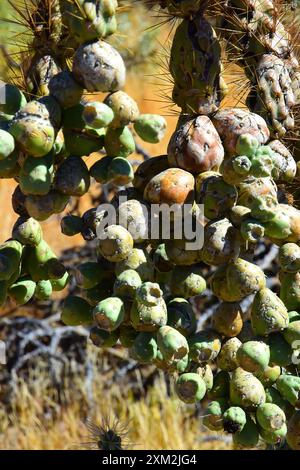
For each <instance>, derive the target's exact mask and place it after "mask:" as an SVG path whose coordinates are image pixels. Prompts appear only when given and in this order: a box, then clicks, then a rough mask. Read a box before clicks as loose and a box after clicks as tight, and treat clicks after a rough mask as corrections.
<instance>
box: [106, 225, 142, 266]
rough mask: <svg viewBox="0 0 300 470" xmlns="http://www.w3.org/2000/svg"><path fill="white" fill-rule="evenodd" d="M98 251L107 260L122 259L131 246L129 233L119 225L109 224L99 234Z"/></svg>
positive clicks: (131, 240)
mask: <svg viewBox="0 0 300 470" xmlns="http://www.w3.org/2000/svg"><path fill="white" fill-rule="evenodd" d="M98 236H99V251H100V253H101V255H102V256H103V257H104V258H105V259H107V260H108V261H113V262H117V261H122V260H124V259H126V258H127V256H128V255H129V253H130V251H131V249H132V248H133V239H132V236H131V235H130V233H129V232H128V231H127V230H126V229H125V228H124V227H121V226H118V225H110V226H109V227H107V228H106V229H103V230H102V231H101V232H100V233H99V234H98Z"/></svg>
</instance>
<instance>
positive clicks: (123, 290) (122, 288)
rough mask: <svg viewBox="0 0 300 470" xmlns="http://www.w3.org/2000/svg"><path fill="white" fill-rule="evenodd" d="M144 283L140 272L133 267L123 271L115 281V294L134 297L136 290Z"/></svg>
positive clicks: (122, 296) (129, 297)
mask: <svg viewBox="0 0 300 470" xmlns="http://www.w3.org/2000/svg"><path fill="white" fill-rule="evenodd" d="M141 285H142V280H141V278H140V276H139V274H138V273H137V272H136V271H134V270H133V269H127V270H125V271H123V272H122V273H121V274H119V276H118V277H117V278H116V280H115V283H114V295H115V296H118V297H121V298H126V299H134V297H135V293H136V290H137V289H138V288H139V287H140V286H141Z"/></svg>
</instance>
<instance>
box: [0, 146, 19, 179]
mask: <svg viewBox="0 0 300 470" xmlns="http://www.w3.org/2000/svg"><path fill="white" fill-rule="evenodd" d="M20 169H21V167H20V165H19V152H18V151H17V150H15V151H14V152H13V153H11V154H10V155H9V156H8V157H7V158H4V160H0V179H2V178H3V179H6V178H16V177H17V176H18V175H19V173H20Z"/></svg>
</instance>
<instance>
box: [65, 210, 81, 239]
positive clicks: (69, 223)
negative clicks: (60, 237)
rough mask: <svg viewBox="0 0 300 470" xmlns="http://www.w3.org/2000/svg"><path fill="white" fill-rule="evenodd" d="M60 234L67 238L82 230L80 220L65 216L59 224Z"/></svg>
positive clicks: (76, 217)
mask: <svg viewBox="0 0 300 470" xmlns="http://www.w3.org/2000/svg"><path fill="white" fill-rule="evenodd" d="M60 228H61V233H63V234H64V235H66V236H68V237H73V236H74V235H77V234H78V233H80V232H81V231H82V229H83V222H82V218H81V217H79V216H76V215H66V216H65V217H63V218H62V219H61V222H60Z"/></svg>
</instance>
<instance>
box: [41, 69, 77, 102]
mask: <svg viewBox="0 0 300 470" xmlns="http://www.w3.org/2000/svg"><path fill="white" fill-rule="evenodd" d="M49 91H50V94H51V96H53V97H54V98H55V99H56V100H57V101H58V103H59V104H60V106H61V107H62V108H71V107H72V106H75V105H76V104H78V103H79V101H80V100H81V98H82V95H83V88H82V86H80V85H79V83H77V81H76V80H75V79H74V76H73V74H72V73H71V72H68V71H67V70H64V71H63V72H60V73H58V74H56V75H54V77H52V78H51V80H50V82H49Z"/></svg>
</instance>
